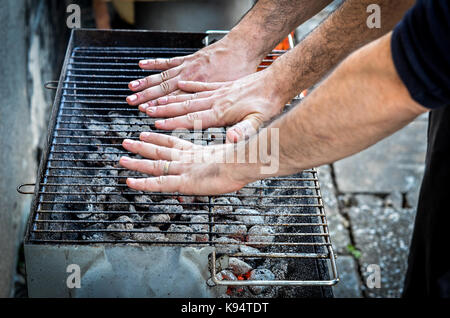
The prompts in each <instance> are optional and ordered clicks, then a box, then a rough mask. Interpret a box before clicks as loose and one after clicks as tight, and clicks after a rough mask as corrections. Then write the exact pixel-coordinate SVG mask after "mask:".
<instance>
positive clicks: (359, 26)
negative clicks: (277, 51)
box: [268, 0, 415, 103]
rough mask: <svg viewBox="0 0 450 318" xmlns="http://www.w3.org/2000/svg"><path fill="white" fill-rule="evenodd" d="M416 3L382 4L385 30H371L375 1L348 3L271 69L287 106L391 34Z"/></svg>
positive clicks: (385, 0) (387, 0)
mask: <svg viewBox="0 0 450 318" xmlns="http://www.w3.org/2000/svg"><path fill="white" fill-rule="evenodd" d="M414 2H415V1H414V0H398V1H392V0H380V1H377V2H376V3H377V4H378V5H379V6H380V8H381V28H372V29H370V28H369V27H368V26H367V24H366V21H367V18H368V16H369V15H370V13H368V12H367V7H368V6H369V5H370V4H372V3H373V0H347V1H345V2H344V3H343V4H342V5H341V6H340V7H339V8H338V9H337V10H336V11H334V12H333V13H332V14H331V15H330V16H329V17H328V18H327V19H326V20H325V21H324V22H323V23H322V24H321V25H319V26H318V27H317V28H316V29H315V30H314V31H312V32H311V33H310V34H309V35H308V36H307V37H306V38H305V39H304V40H303V41H302V42H300V43H299V44H298V45H297V46H296V47H295V49H293V50H292V51H290V52H288V53H286V54H284V55H283V56H282V57H281V58H279V59H277V60H276V61H275V62H274V63H273V65H272V67H270V68H269V69H268V76H269V77H272V78H274V80H273V83H275V84H277V83H279V84H278V85H275V87H274V88H273V89H272V90H273V91H276V92H278V93H277V94H278V95H279V97H282V101H283V102H284V103H286V102H288V101H289V100H290V99H292V98H293V97H294V96H296V95H297V94H298V93H299V92H301V91H302V90H303V89H306V88H308V87H311V86H312V85H314V84H315V83H317V82H318V81H319V80H320V79H321V78H322V77H324V75H326V74H327V73H328V72H329V71H330V70H331V69H333V67H335V66H336V65H337V64H338V63H339V62H340V61H342V60H343V59H344V58H345V57H346V56H347V55H349V54H350V53H351V52H353V51H354V50H356V49H358V48H360V47H361V46H363V45H365V44H367V43H369V42H371V41H373V40H375V39H377V38H379V37H380V36H382V35H384V34H386V33H387V32H389V31H391V30H392V29H393V27H394V26H395V25H396V24H397V23H398V22H399V21H400V19H401V18H402V17H403V15H404V14H405V12H406V11H407V10H408V9H409V8H410V7H411V6H412V5H413V4H414Z"/></svg>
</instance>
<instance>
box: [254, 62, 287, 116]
mask: <svg viewBox="0 0 450 318" xmlns="http://www.w3.org/2000/svg"><path fill="white" fill-rule="evenodd" d="M274 63H275V62H274ZM259 73H261V76H262V77H263V78H262V80H261V83H262V85H263V87H262V90H261V91H262V92H264V94H265V95H266V98H267V99H268V100H270V101H271V103H272V105H274V106H275V107H277V108H280V109H283V108H284V106H285V105H286V104H287V103H289V102H290V101H291V99H292V98H293V97H295V95H296V93H293V92H292V91H291V89H290V85H286V83H289V82H288V81H286V74H285V71H284V70H283V69H282V68H280V67H278V65H275V64H272V65H271V66H270V67H268V68H266V69H265V70H263V71H260V72H259Z"/></svg>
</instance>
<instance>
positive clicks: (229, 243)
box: [213, 236, 242, 254]
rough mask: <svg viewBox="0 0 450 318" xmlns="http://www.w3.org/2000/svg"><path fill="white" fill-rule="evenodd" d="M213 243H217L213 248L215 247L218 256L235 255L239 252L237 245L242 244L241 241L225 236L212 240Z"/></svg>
mask: <svg viewBox="0 0 450 318" xmlns="http://www.w3.org/2000/svg"><path fill="white" fill-rule="evenodd" d="M213 241H214V242H217V244H214V246H215V247H216V251H217V253H219V254H233V253H237V252H238V251H239V244H240V243H242V242H241V241H238V240H235V239H232V238H229V237H226V236H222V237H219V238H214V239H213Z"/></svg>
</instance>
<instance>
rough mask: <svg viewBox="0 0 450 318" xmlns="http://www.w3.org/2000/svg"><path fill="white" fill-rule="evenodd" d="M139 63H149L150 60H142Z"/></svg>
mask: <svg viewBox="0 0 450 318" xmlns="http://www.w3.org/2000/svg"><path fill="white" fill-rule="evenodd" d="M139 63H141V64H142V65H147V64H148V60H142V61H139Z"/></svg>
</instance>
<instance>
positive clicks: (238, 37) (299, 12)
mask: <svg viewBox="0 0 450 318" xmlns="http://www.w3.org/2000/svg"><path fill="white" fill-rule="evenodd" d="M330 2H331V0H314V1H311V0H260V1H258V2H257V3H256V4H255V6H254V7H253V8H252V9H251V10H250V11H249V12H248V13H247V14H246V15H245V17H244V18H243V19H242V20H241V21H240V22H239V23H238V24H237V25H236V26H235V27H234V28H233V29H232V30H231V31H230V33H229V34H228V35H227V36H226V38H225V41H229V42H232V43H235V44H238V45H241V46H242V47H245V48H246V50H247V52H248V54H249V57H248V59H257V60H259V61H260V60H261V59H262V58H263V57H264V56H265V55H266V54H267V53H269V52H270V50H272V49H273V48H274V47H275V46H276V45H277V44H278V43H279V42H280V41H281V40H282V39H283V38H284V37H286V36H287V35H288V34H289V32H291V31H292V30H293V29H294V28H295V27H296V26H298V25H300V24H301V23H303V22H305V21H307V20H308V19H309V18H311V17H312V16H314V15H315V14H316V13H318V12H319V11H320V10H322V9H323V8H324V7H325V6H326V5H327V4H328V3H330Z"/></svg>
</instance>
